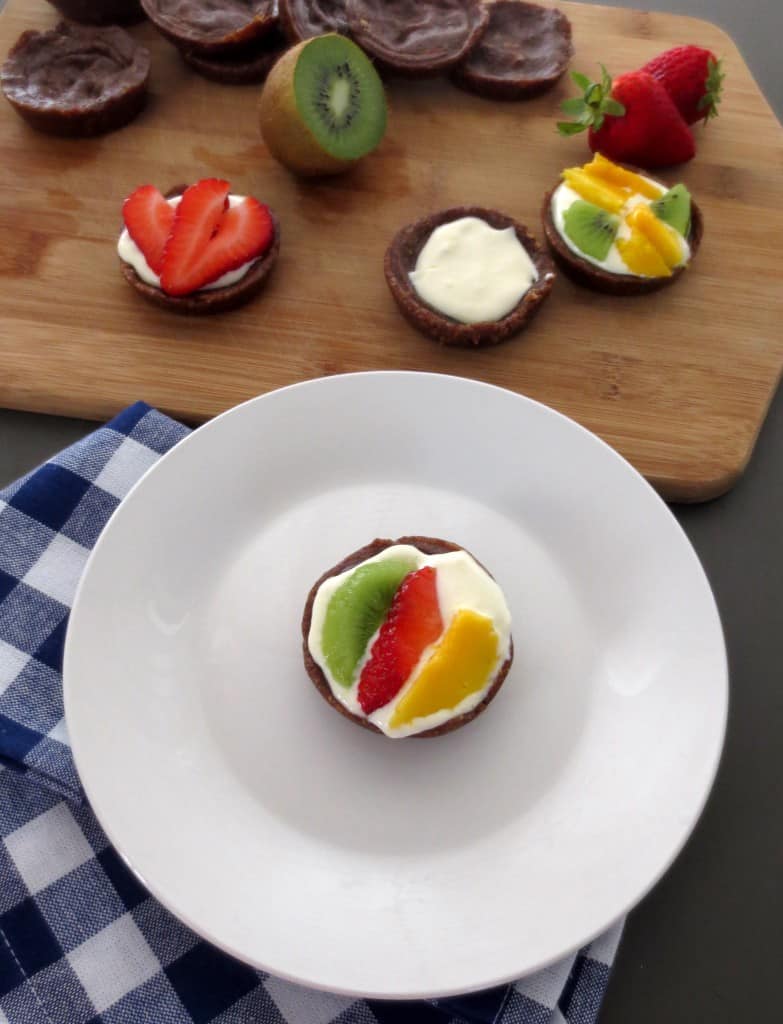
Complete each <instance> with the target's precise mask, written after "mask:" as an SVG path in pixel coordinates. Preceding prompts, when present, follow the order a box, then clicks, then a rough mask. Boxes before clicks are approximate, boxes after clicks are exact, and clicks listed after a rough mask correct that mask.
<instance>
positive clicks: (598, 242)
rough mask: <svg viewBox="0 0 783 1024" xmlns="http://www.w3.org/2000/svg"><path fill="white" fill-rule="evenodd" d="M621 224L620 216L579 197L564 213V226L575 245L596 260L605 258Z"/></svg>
mask: <svg viewBox="0 0 783 1024" xmlns="http://www.w3.org/2000/svg"><path fill="white" fill-rule="evenodd" d="M619 226H620V219H619V217H615V216H614V214H612V213H607V211H606V210H602V209H601V207H600V206H596V205H595V203H588V202H587V200H585V199H577V200H575V201H574V202H573V203H571V205H570V206H569V207H568V209H567V210H566V211H565V213H564V215H563V228H564V230H565V233H566V235H568V237H569V238H570V239H571V241H572V242H573V243H574V245H575V246H576V247H577V248H578V249H579V250H580V251H581V252H583V253H584V254H585V255H586V256H592V258H593V259H594V260H599V261H600V260H605V259H606V257H607V256H608V254H609V250H610V249H611V248H612V242H613V241H614V240H615V236H616V235H617V229H618V227H619Z"/></svg>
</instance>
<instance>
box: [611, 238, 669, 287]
mask: <svg viewBox="0 0 783 1024" xmlns="http://www.w3.org/2000/svg"><path fill="white" fill-rule="evenodd" d="M615 245H616V246H617V248H618V249H619V250H620V255H621V256H622V258H623V260H624V261H625V265H626V266H627V267H628V269H629V270H631V271H633V273H634V274H643V275H644V276H645V277H671V276H672V272H671V270H669V268H668V267H667V266H666V263H665V262H664V260H663V257H662V256H661V254H660V253H659V252H658V250H657V249H656V248H655V246H654V245H653V244H652V242H651V241H650V240H649V238H647V236H646V235H643V234H642V233H641V231H639V229H638V228H632V229H631V237H630V238H616V239H615Z"/></svg>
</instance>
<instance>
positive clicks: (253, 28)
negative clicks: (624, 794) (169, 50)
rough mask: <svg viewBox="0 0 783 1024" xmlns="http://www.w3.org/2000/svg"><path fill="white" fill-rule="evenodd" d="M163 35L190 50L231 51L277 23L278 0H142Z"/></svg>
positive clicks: (209, 52) (200, 51)
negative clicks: (220, 1) (219, 0)
mask: <svg viewBox="0 0 783 1024" xmlns="http://www.w3.org/2000/svg"><path fill="white" fill-rule="evenodd" d="M141 5H142V7H143V8H144V12H145V14H146V15H147V17H148V18H149V19H150V21H151V22H152V23H153V25H154V26H155V28H156V29H157V30H158V31H159V32H160V34H161V35H163V36H165V37H166V39H168V40H169V42H171V43H173V44H174V45H175V46H176V47H177V48H178V49H179V50H185V51H187V52H188V53H204V54H214V53H229V52H230V51H231V50H233V49H234V48H235V47H244V46H246V45H247V44H248V43H251V42H253V41H254V40H257V39H261V38H262V37H263V36H265V35H266V33H267V32H271V31H272V29H273V28H275V27H276V25H277V4H276V0H224V2H222V3H215V2H213V0H141Z"/></svg>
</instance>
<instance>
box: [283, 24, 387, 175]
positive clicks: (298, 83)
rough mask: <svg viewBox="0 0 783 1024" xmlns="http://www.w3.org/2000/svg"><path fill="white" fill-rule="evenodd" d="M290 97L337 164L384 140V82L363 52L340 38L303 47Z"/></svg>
mask: <svg viewBox="0 0 783 1024" xmlns="http://www.w3.org/2000/svg"><path fill="white" fill-rule="evenodd" d="M294 95H295V97H296V105H297V108H298V110H299V113H300V115H301V117H302V119H303V120H304V122H305V124H306V125H307V127H308V128H309V129H310V131H311V132H312V133H313V135H314V136H315V138H316V140H317V141H318V143H319V145H320V146H321V147H322V148H323V149H324V150H326V152H327V153H329V154H330V156H333V157H335V158H336V159H338V160H356V159H358V158H359V157H362V156H364V155H365V154H366V153H369V152H370V151H371V150H373V149H375V147H376V146H377V145H378V143H379V142H380V141H381V139H382V138H383V134H384V132H385V131H386V96H385V94H384V90H383V84H382V83H381V79H380V77H379V76H378V72H377V71H376V70H375V68H374V67H373V65H372V63H371V62H370V60H369V58H368V57H367V56H366V55H365V53H364V52H363V51H362V50H360V49H359V47H358V46H357V45H356V44H355V43H352V42H351V41H350V39H346V38H345V37H344V36H340V35H336V34H331V35H325V36H319V37H317V38H315V39H311V40H310V41H309V42H308V43H307V45H306V46H304V47H303V49H302V52H301V53H300V54H299V59H298V60H297V62H296V69H295V71H294Z"/></svg>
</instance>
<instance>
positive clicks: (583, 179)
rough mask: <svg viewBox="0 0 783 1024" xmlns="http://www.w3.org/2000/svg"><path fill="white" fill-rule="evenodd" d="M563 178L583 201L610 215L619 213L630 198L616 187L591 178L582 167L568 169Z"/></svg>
mask: <svg viewBox="0 0 783 1024" xmlns="http://www.w3.org/2000/svg"><path fill="white" fill-rule="evenodd" d="M563 178H564V180H565V182H566V184H567V185H570V186H571V188H572V189H573V190H574V192H576V193H578V195H580V196H581V197H582V199H586V200H587V201H588V203H594V204H595V205H596V206H600V207H601V209H602V210H607V211H608V212H609V213H619V212H620V210H621V209H622V208H623V206H624V205H625V201H626V199H627V198H628V195H627V193H625V192H621V191H620V190H619V189H617V188H615V186H614V185H610V184H608V183H607V182H605V181H597V180H596V179H595V178H591V177H590V175H589V174H587V173H586V172H585V171H583V170H582V168H581V167H567V168H566V169H565V170H564V171H563Z"/></svg>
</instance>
